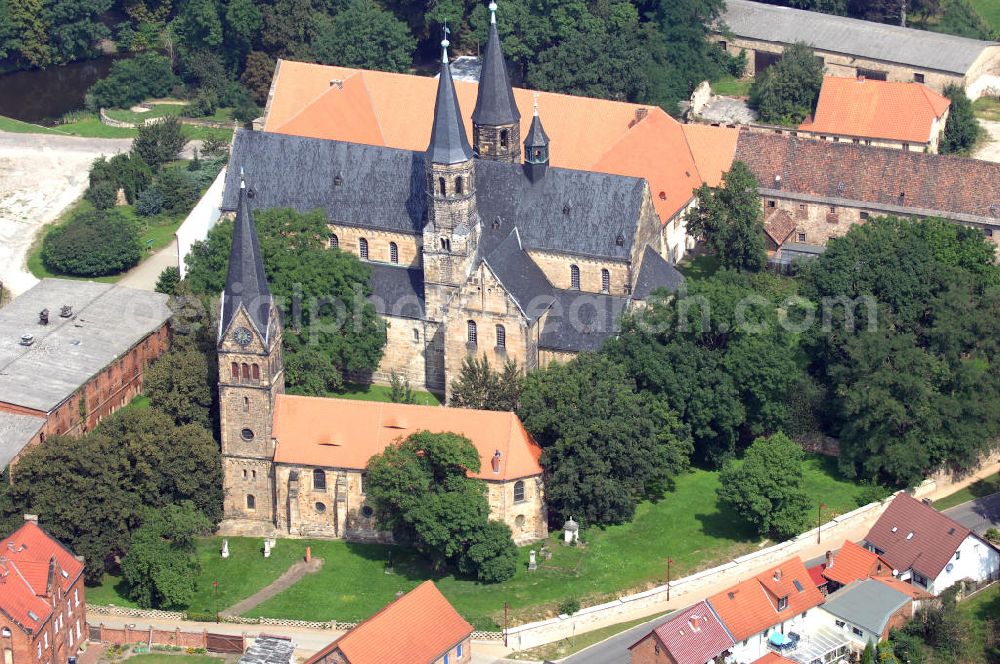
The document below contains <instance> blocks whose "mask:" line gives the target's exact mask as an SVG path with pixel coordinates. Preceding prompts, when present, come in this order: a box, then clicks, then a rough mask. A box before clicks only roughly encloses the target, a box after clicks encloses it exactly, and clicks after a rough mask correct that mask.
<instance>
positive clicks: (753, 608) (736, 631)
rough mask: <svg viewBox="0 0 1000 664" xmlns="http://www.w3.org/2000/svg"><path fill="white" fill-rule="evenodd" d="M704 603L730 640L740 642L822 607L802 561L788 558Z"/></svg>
mask: <svg viewBox="0 0 1000 664" xmlns="http://www.w3.org/2000/svg"><path fill="white" fill-rule="evenodd" d="M796 584H797V585H796ZM782 597H787V599H788V605H787V606H786V607H785V608H784V609H783V610H782V611H778V601H779V599H780V598H782ZM708 602H709V604H711V605H712V608H713V609H715V612H716V614H718V616H719V618H721V619H722V622H723V624H724V625H725V626H726V628H727V629H728V630H729V633H730V634H731V635H732V636H733V638H734V639H736V640H737V641H743V640H745V639H747V638H748V637H750V636H752V635H753V634H756V633H758V632H762V631H764V630H765V629H767V628H768V627H771V626H773V625H777V624H778V623H780V622H782V621H784V620H788V619H790V618H792V617H793V616H795V614H798V613H804V612H805V611H807V610H809V609H811V608H813V607H815V606H819V605H820V604H822V603H823V593H821V592H820V591H819V588H817V587H816V584H814V583H813V582H812V579H811V578H810V576H809V572H807V571H806V567H805V565H803V564H802V561H801V560H800V559H799V558H789V559H788V560H785V561H784V562H782V563H780V564H779V565H775V566H774V567H772V568H771V569H769V570H767V571H766V572H763V573H761V574H758V575H757V576H755V577H752V578H749V579H747V580H746V581H743V582H741V583H738V584H736V585H735V586H733V587H732V588H729V589H728V590H724V591H723V592H721V593H719V594H717V595H713V596H711V597H709V598H708Z"/></svg>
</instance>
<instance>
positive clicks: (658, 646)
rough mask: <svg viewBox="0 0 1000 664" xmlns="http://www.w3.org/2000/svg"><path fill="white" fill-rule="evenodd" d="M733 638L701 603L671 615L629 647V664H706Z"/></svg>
mask: <svg viewBox="0 0 1000 664" xmlns="http://www.w3.org/2000/svg"><path fill="white" fill-rule="evenodd" d="M732 647H733V637H731V636H730V635H729V632H728V631H727V630H726V628H725V627H724V626H723V624H722V622H721V621H720V620H719V616H717V615H716V614H715V612H714V611H712V607H710V606H709V605H708V603H707V602H705V601H701V602H698V603H697V604H695V605H694V606H692V607H689V608H687V609H685V610H683V611H681V612H680V613H678V614H676V615H675V616H673V617H672V618H671V619H670V620H668V621H666V622H665V623H663V624H662V625H660V626H659V627H656V628H655V629H653V630H652V631H651V632H650V633H649V634H647V635H645V636H644V637H642V638H641V639H639V640H638V641H637V642H635V643H634V644H632V645H631V646H629V656H630V657H631V659H630V660H629V661H630V662H631V664H706V662H714V661H715V658H716V657H719V656H720V655H721V656H724V655H727V654H728V653H729V650H730V648H732Z"/></svg>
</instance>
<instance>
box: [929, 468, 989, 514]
mask: <svg viewBox="0 0 1000 664" xmlns="http://www.w3.org/2000/svg"><path fill="white" fill-rule="evenodd" d="M994 493H1000V473H997V474H996V475H990V476H989V477H984V478H983V479H981V480H979V481H978V482H973V483H972V484H970V485H969V486H967V487H965V488H964V489H960V490H958V491H956V492H955V493H953V494H951V495H949V496H945V497H944V498H941V499H940V500H935V501H934V507H935V508H937V509H939V510H946V509H948V508H949V507H954V506H955V505H961V504H962V503H967V502H969V501H970V500H975V499H976V498H982V497H983V496H989V495H992V494H994Z"/></svg>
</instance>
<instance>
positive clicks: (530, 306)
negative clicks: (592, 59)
mask: <svg viewBox="0 0 1000 664" xmlns="http://www.w3.org/2000/svg"><path fill="white" fill-rule="evenodd" d="M491 9H492V10H493V13H492V19H491V25H490V31H489V41H488V43H487V45H486V48H485V51H484V55H483V66H482V74H481V78H480V84H479V87H478V91H477V98H476V105H475V109H474V111H473V113H472V142H471V144H470V141H469V139H468V134H467V132H466V126H465V122H464V120H463V116H462V112H461V109H460V107H459V102H458V96H457V94H456V88H455V83H454V82H453V80H452V77H451V71H450V67H449V62H448V51H447V47H448V42H447V40H445V41H443V42H442V58H441V65H440V76H439V78H438V81H437V91H436V100H435V104H434V113H433V119H432V122H431V136H430V141H429V144H427V148H426V149H425V150H421V151H414V150H406V149H396V148H391V147H386V146H384V145H373V144H365V143H360V142H347V141H340V140H325V139H320V138H311V137H304V136H295V135H289V134H287V133H275V132H270V131H239V132H237V134H236V136H235V139H234V144H233V148H232V156H231V158H230V164H229V170H228V174H227V181H226V190H225V194H224V197H223V204H222V209H223V211H224V212H226V213H236V212H237V210H238V209H239V210H240V214H237V217H238V218H239V217H240V216H241V215H242V216H243V217H244V218H246V217H249V214H250V210H251V209H256V210H260V209H268V208H278V207H291V208H294V209H296V210H299V211H301V212H309V211H312V210H316V209H320V210H323V211H324V212H325V213H326V215H327V217H328V220H329V238H328V242H329V246H330V248H331V249H339V250H341V251H349V252H351V253H353V254H355V255H356V256H358V257H359V258H360V259H361V260H364V261H367V262H369V263H370V265H371V267H372V280H371V288H372V296H371V300H372V302H373V303H374V305H375V308H376V310H377V311H378V313H379V314H380V315H381V316H382V317H383V318H384V319H385V321H386V323H387V342H386V346H385V354H384V357H383V360H382V363H381V365H380V366H379V367H378V369H377V370H376V372H375V373H374V375H373V376H370V377H366V378H368V379H371V380H375V381H381V382H385V381H387V380H388V377H389V375H390V373H391V372H393V371H395V372H397V373H399V374H401V375H402V376H405V377H406V378H408V379H409V380H410V382H411V384H413V385H414V386H415V387H421V388H424V389H428V390H431V391H434V392H439V393H440V392H446V391H447V389H448V385H449V383H450V382H451V381H452V380H453V379H454V377H455V376H457V375H458V373H459V371H460V368H461V365H462V362H463V360H464V359H465V358H466V357H467V356H469V355H476V356H482V355H485V356H486V357H487V358H488V360H489V361H490V363H491V364H493V365H494V366H495V367H500V366H502V365H503V364H504V362H505V361H507V360H515V361H516V362H517V363H518V365H519V366H520V367H522V368H523V369H525V370H531V369H535V368H538V367H543V366H545V365H546V364H547V363H549V362H551V361H553V360H560V361H561V360H566V359H569V358H571V357H573V356H575V355H576V354H577V353H579V352H581V351H588V350H596V349H597V348H599V347H600V345H601V344H602V343H603V342H604V341H605V340H606V339H607V338H609V337H610V336H612V335H613V334H614V333H615V331H616V329H617V324H618V320H619V318H620V316H621V314H622V313H623V312H624V311H626V310H627V309H628V308H629V307H631V306H635V305H636V304H640V303H642V302H643V301H644V300H646V299H647V298H648V297H649V295H650V292H651V291H652V290H654V289H656V288H666V289H668V290H676V289H677V288H678V287H679V286H680V285H681V284H682V283H683V277H682V276H681V274H680V273H679V272H677V270H676V269H675V268H674V267H673V265H672V260H671V257H672V253H671V248H670V247H668V246H667V240H666V239H665V238H666V235H665V233H664V230H663V227H662V223H661V219H660V217H659V216H658V213H657V208H656V204H655V202H654V196H653V195H652V193H651V190H650V185H649V183H648V181H647V180H646V179H644V178H637V177H629V176H624V175H614V174H609V173H606V172H596V171H588V170H571V169H568V168H558V167H554V166H552V165H551V163H550V161H551V154H552V153H553V152H555V151H558V150H559V149H560V146H559V145H556V144H552V143H551V142H550V139H549V136H548V134H547V133H546V131H545V128H544V126H543V123H542V113H541V111H540V109H539V105H538V100H537V98H536V102H535V106H534V113H533V115H532V118H531V123H530V125H528V129H527V131H526V132H524V133H523V135H522V131H521V112H520V110H519V108H518V105H517V103H516V100H515V95H514V93H513V89H512V88H511V85H510V81H509V79H508V75H507V70H506V65H505V63H504V59H503V53H502V51H501V47H500V39H499V36H498V33H497V29H496V15H495V9H496V6H495V5H491ZM331 85H335V82H331ZM361 110H362V109H359V113H361ZM358 121H359V122H360V121H361V119H358ZM579 140H580V141H582V142H584V141H586V140H587V137H586V136H580V137H579ZM566 149H568V146H566ZM686 154H687V155H688V157H687V158H689V159H690V153H686ZM692 163H693V162H692ZM691 168H692V169H693V168H694V167H693V166H692V167H691ZM241 173H244V174H245V177H246V182H247V186H248V187H249V188H248V189H247V190H244V189H242V188H241V184H240V174H241ZM689 195H690V192H688V194H685V196H689ZM666 198H667V195H666V194H665V193H664V192H663V191H661V192H659V193H658V194H657V198H656V200H657V201H660V202H661V203H662V201H663V200H666ZM244 207H245V208H246V210H243V208H244ZM235 246H236V245H235V244H234V247H235ZM231 268H232V266H231ZM227 306H228V301H227ZM260 315H261V316H262V319H261V320H260V321H257V322H258V323H259V325H260V326H262V327H261V331H262V333H263V332H265V331H266V330H268V327H267V325H270V324H273V322H274V320H275V318H276V317H275V316H266V317H265V316H264V315H263V313H262V312H260ZM251 336H253V335H251ZM278 337H280V329H275V330H273V331H270V332H267V333H266V334H264V338H263V339H261V340H259V341H258V340H257V339H256V338H255V339H254V340H253V341H251V342H248V344H249V345H250V346H254V345H255V344H268V345H271V344H274V343H278V341H280V340H279V339H278ZM262 348H263V346H262ZM238 363H239V365H240V376H241V377H242V372H243V361H242V360H240V361H239V362H238ZM257 364H258V365H260V367H259V369H255V368H254V364H253V363H250V372H251V376H255V375H256V374H255V373H254V372H255V371H260V372H261V374H260V375H261V380H262V381H263V380H264V377H265V375H266V376H267V378H268V379H269V380H271V379H273V380H275V381H277V383H276V385H277V384H280V381H281V377H280V375H276V374H272V371H271V369H267V370H266V371H265V366H264V364H263V363H261V362H258V363H257ZM241 379H242V378H241ZM268 426H269V425H268ZM261 431H264V430H263V429H261Z"/></svg>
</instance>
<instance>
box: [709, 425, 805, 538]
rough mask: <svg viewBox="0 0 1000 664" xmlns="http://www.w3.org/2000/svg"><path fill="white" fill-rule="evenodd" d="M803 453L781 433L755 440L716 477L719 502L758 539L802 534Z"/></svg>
mask: <svg viewBox="0 0 1000 664" xmlns="http://www.w3.org/2000/svg"><path fill="white" fill-rule="evenodd" d="M803 458H804V453H803V451H802V448H801V447H799V445H798V444H797V443H795V442H794V441H792V440H791V439H790V438H788V436H786V435H785V434H783V433H776V434H772V435H771V436H769V437H767V438H758V439H757V440H755V441H754V442H753V444H752V445H750V447H749V448H747V451H746V454H745V455H744V457H743V459H742V460H740V461H735V460H732V461H729V462H727V463H726V465H725V467H724V468H723V469H722V473H720V474H719V484H720V485H721V486H720V487H719V490H718V494H719V500H720V501H721V502H722V503H723V504H725V505H727V506H729V507H731V508H732V509H733V510H734V511H735V512H736V513H737V514H739V515H740V516H741V517H743V518H744V519H746V520H747V521H748V522H749V523H751V524H753V526H754V527H756V528H757V530H758V531H759V532H760V534H761V535H774V536H777V537H781V538H788V537H792V536H794V535H797V534H798V533H800V532H801V531H802V528H803V526H804V525H805V522H806V518H807V517H806V515H807V514H808V508H809V503H810V501H809V495H808V494H807V493H806V491H805V489H804V488H803V487H802V461H803Z"/></svg>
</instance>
